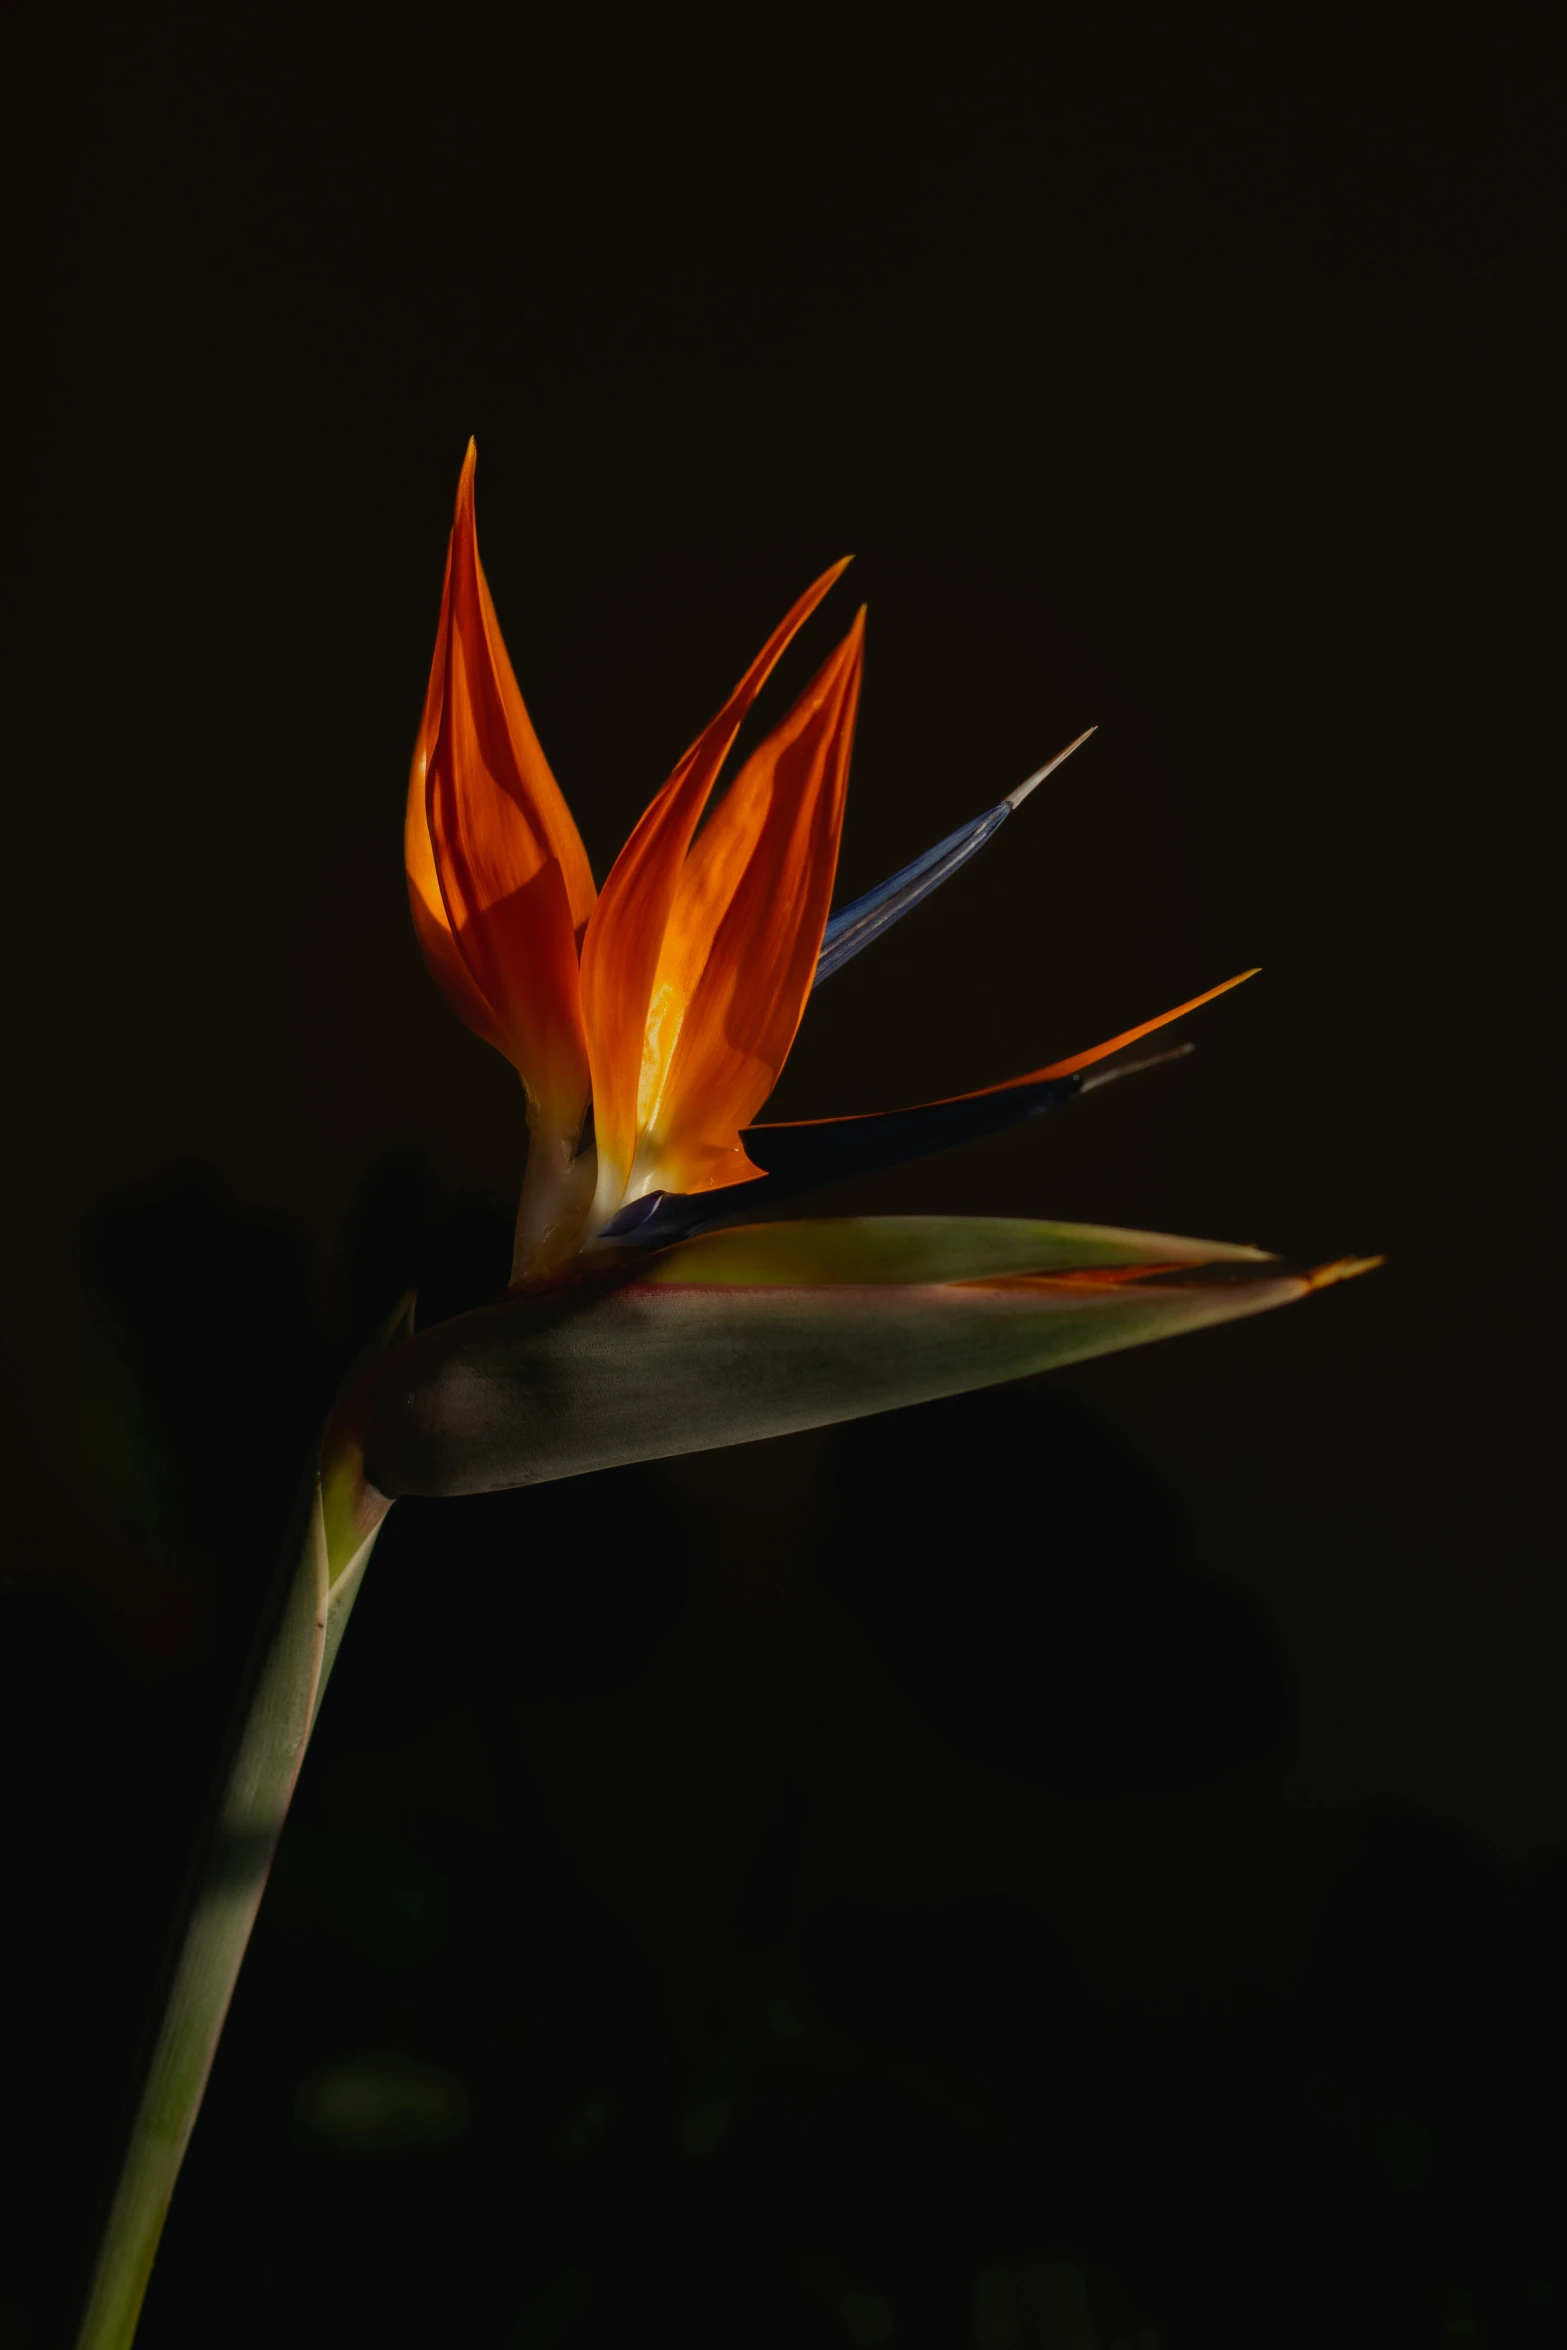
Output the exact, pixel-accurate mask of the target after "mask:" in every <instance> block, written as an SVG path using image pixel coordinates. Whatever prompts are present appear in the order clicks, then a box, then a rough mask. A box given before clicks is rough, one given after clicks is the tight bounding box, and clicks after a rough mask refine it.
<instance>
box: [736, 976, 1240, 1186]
mask: <svg viewBox="0 0 1567 2350" xmlns="http://www.w3.org/2000/svg"><path fill="white" fill-rule="evenodd" d="M1261 968H1262V965H1261V964H1260V963H1255V964H1253V966H1252V968H1251V969H1250V970H1249V971H1237V972H1236V974H1235V977H1234V978H1233V979H1225V980H1221V981H1220V983H1219V985H1218V986H1217V987H1210V988H1206V989H1204V991H1203V993H1202V994H1201V995H1194V996H1188V998H1187V1000H1186V1002H1185V1003H1184V1004H1176V1005H1175V1006H1174V1007H1173V1008H1172V1009H1171V1010H1170V1011H1168V1012H1160V1013H1159V1014H1158V1015H1157V1017H1156V1018H1154V1019H1152V1020H1140V1021H1139V1022H1138V1024H1137V1026H1136V1027H1135V1028H1123V1029H1122V1031H1121V1033H1120V1035H1119V1036H1112V1037H1108V1038H1107V1039H1106V1040H1105V1042H1104V1043H1103V1044H1095V1045H1090V1046H1089V1048H1088V1050H1087V1052H1084V1053H1069V1054H1068V1056H1067V1058H1066V1059H1065V1060H1064V1061H1047V1062H1046V1064H1045V1066H1044V1068H1042V1069H1026V1070H1025V1071H1024V1073H1023V1075H1022V1076H1021V1077H1003V1078H1002V1079H1001V1080H1000V1082H999V1083H998V1084H995V1085H979V1086H976V1087H975V1089H974V1091H973V1092H972V1093H944V1094H940V1095H938V1096H937V1098H936V1099H935V1100H934V1101H930V1102H911V1103H909V1104H907V1105H906V1106H904V1107H903V1108H901V1109H896V1110H880V1111H874V1110H873V1111H869V1112H866V1111H857V1110H851V1111H848V1112H846V1113H844V1114H843V1115H841V1116H838V1117H835V1118H783V1119H780V1120H778V1122H777V1123H776V1124H774V1125H766V1126H756V1127H753V1128H752V1129H751V1131H752V1132H753V1133H755V1134H778V1133H781V1132H782V1131H783V1130H784V1128H786V1127H788V1128H790V1129H793V1130H796V1131H799V1132H804V1131H805V1130H806V1129H807V1128H808V1127H812V1126H852V1125H868V1124H870V1123H872V1122H873V1121H874V1120H875V1119H877V1118H912V1117H916V1116H917V1115H918V1114H919V1112H920V1111H921V1110H944V1109H946V1108H947V1107H948V1106H949V1105H950V1104H951V1103H953V1102H979V1101H984V1100H985V1099H986V1098H987V1097H988V1096H989V1095H991V1094H998V1093H1011V1092H1013V1091H1014V1090H1015V1089H1016V1088H1017V1087H1018V1086H1020V1085H1043V1084H1045V1083H1046V1082H1047V1081H1048V1080H1049V1079H1050V1078H1053V1077H1075V1076H1076V1074H1077V1072H1078V1070H1079V1069H1087V1068H1089V1067H1091V1066H1092V1064H1093V1063H1094V1062H1095V1061H1103V1060H1105V1059H1106V1058H1107V1057H1108V1055H1109V1054H1111V1053H1118V1052H1119V1051H1120V1050H1121V1047H1122V1046H1123V1045H1128V1044H1135V1043H1136V1042H1137V1040H1138V1038H1139V1037H1140V1036H1151V1035H1152V1034H1153V1032H1154V1030H1155V1029H1156V1028H1167V1027H1168V1026H1169V1024H1170V1022H1171V1021H1172V1020H1179V1019H1180V1018H1181V1017H1182V1015H1183V1014H1184V1013H1187V1012H1195V1011H1196V1009H1197V1007H1198V1005H1199V1004H1211V1003H1212V1002H1213V999H1214V997H1215V996H1220V995H1228V994H1229V992H1230V989H1231V988H1232V987H1239V986H1240V985H1241V982H1242V981H1243V980H1246V979H1255V978H1256V976H1257V973H1258V972H1259V971H1260V970H1261ZM930 1147H934V1146H930ZM731 1180H732V1178H731Z"/></svg>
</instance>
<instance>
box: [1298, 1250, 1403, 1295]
mask: <svg viewBox="0 0 1567 2350" xmlns="http://www.w3.org/2000/svg"><path fill="white" fill-rule="evenodd" d="M1386 1263H1387V1258H1386V1257H1385V1256H1381V1257H1335V1258H1334V1259H1333V1262H1332V1263H1331V1264H1330V1265H1314V1266H1313V1267H1312V1269H1311V1271H1310V1272H1309V1273H1306V1274H1303V1275H1302V1279H1303V1280H1304V1281H1305V1284H1306V1287H1307V1288H1308V1289H1331V1288H1332V1286H1333V1284H1334V1282H1335V1281H1358V1280H1359V1279H1360V1276H1361V1274H1362V1273H1374V1272H1375V1271H1376V1269H1377V1267H1378V1265H1385V1264H1386Z"/></svg>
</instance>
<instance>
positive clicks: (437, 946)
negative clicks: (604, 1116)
mask: <svg viewBox="0 0 1567 2350" xmlns="http://www.w3.org/2000/svg"><path fill="white" fill-rule="evenodd" d="M451 590H452V557H451V549H450V547H448V549H447V552H446V572H445V576H444V577H443V579H442V581H441V619H440V625H439V627H438V628H437V630H436V637H435V658H434V660H433V661H432V662H431V664H430V682H429V684H428V686H427V687H426V688H425V696H424V712H423V715H422V716H421V718H420V721H419V734H418V739H417V741H416V742H415V744H414V755H413V761H412V764H411V765H410V767H409V770H408V805H407V808H406V810H405V813H404V816H403V867H404V871H405V872H406V874H407V876H408V907H409V911H410V913H411V914H412V915H413V925H414V934H415V936H416V937H417V939H418V941H419V945H420V949H421V951H422V952H423V955H424V959H425V964H426V967H427V968H428V970H429V973H430V976H431V978H432V979H433V980H434V981H435V983H436V985H437V987H439V988H440V989H441V991H442V993H443V994H444V995H445V997H446V999H447V1001H448V1002H449V1003H450V1005H451V1007H452V1009H453V1011H454V1012H455V1013H456V1014H457V1016H458V1018H459V1019H460V1020H462V1021H465V1022H466V1024H467V1025H468V1027H470V1028H471V1029H473V1030H474V1032H475V1034H476V1035H479V1036H482V1037H483V1038H484V1040H485V1042H486V1044H492V1045H494V1047H495V1049H496V1050H497V1052H504V1051H505V1049H506V1048H505V1045H504V1044H503V1043H502V1041H501V1034H500V1030H499V1028H498V1026H497V1024H496V1019H495V1014H494V1013H493V1012H492V1011H491V1009H490V1007H489V1005H488V1004H487V1003H486V1002H485V999H484V996H483V995H482V993H481V992H480V990H479V988H478V987H477V986H476V985H475V984H474V982H473V980H472V978H471V977H470V976H469V972H468V966H467V964H466V963H465V962H464V961H463V959H462V957H461V955H460V954H459V953H458V952H457V941H456V940H455V939H454V938H453V936H452V926H451V924H450V922H448V920H447V919H446V907H445V905H444V904H443V902H442V899H441V885H440V882H439V880H438V879H437V877H436V871H435V851H434V849H433V848H432V847H431V846H430V819H429V816H428V814H427V813H426V810H425V792H426V787H427V782H428V776H429V768H430V755H431V753H432V752H433V751H434V749H435V741H436V736H437V735H438V734H439V732H440V727H441V704H442V701H443V699H444V696H445V690H446V636H447V626H448V616H449V608H450V602H451Z"/></svg>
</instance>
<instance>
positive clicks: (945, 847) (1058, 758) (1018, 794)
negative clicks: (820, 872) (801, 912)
mask: <svg viewBox="0 0 1567 2350" xmlns="http://www.w3.org/2000/svg"><path fill="white" fill-rule="evenodd" d="M1097 732H1098V729H1097V727H1093V726H1085V727H1084V729H1083V731H1082V733H1081V734H1080V735H1079V736H1078V737H1077V740H1076V741H1075V742H1070V743H1068V744H1067V746H1066V749H1065V750H1064V751H1057V753H1056V755H1055V757H1054V758H1053V759H1047V760H1046V761H1045V764H1044V765H1043V767H1038V768H1036V769H1035V770H1034V773H1033V774H1032V775H1030V776H1027V777H1026V778H1025V779H1024V781H1023V782H1022V783H1020V784H1019V785H1018V787H1017V789H1016V791H1010V792H1008V794H1007V796H1006V798H1005V799H1004V800H998V801H997V802H996V805H995V806H994V807H993V808H987V809H986V810H985V813H984V815H983V816H976V817H975V818H974V820H973V822H972V823H971V824H960V825H959V827H958V829H957V831H956V832H949V833H948V834H947V837H946V839H945V840H939V841H937V843H936V845H935V847H934V848H933V849H927V850H926V851H925V853H924V855H923V856H921V857H916V858H915V859H914V862H913V864H912V865H905V866H904V868H903V870H902V872H901V873H895V874H894V875H893V876H892V879H891V880H890V881H883V882H880V883H878V885H877V886H876V888H875V889H871V890H867V891H866V893H865V895H864V897H862V898H856V899H855V901H854V903H853V905H852V906H845V907H844V908H843V910H842V912H841V913H838V914H834V915H833V916H832V918H831V920H830V921H829V922H828V925H827V928H826V929H825V930H824V931H823V933H822V951H821V955H820V957H819V959H818V961H817V965H816V976H815V978H814V979H813V980H812V982H811V985H812V986H813V987H820V986H821V983H822V981H823V980H824V979H830V978H831V977H832V975H833V973H834V972H835V971H841V970H842V968H843V966H844V964H845V963H847V962H849V961H850V960H851V959H852V957H854V956H855V955H857V954H858V953H859V952H860V950H861V948H862V947H868V946H869V945H870V943H871V941H872V940H873V939H877V938H880V936H881V934H882V932H883V931H884V930H890V929H891V928H892V925H893V924H894V922H901V921H902V919H903V917H904V915H905V914H907V913H910V912H911V911H912V910H913V908H914V907H915V906H917V905H918V904H919V903H920V900H921V899H922V898H928V897H929V896H930V894H931V891H932V890H936V889H940V887H941V885H942V883H943V882H944V881H949V880H950V879H951V877H952V875H953V874H954V873H956V872H957V870H958V867H959V866H960V865H966V864H967V863H968V861H969V859H970V857H973V856H977V855H978V853H979V851H980V850H981V849H982V848H983V847H984V845H985V843H986V841H988V840H994V838H995V836H996V834H997V833H998V832H999V831H1000V830H1001V827H1002V825H1003V824H1005V822H1006V820H1007V818H1008V817H1009V816H1010V815H1011V813H1012V811H1013V809H1014V808H1021V806H1022V805H1023V802H1024V801H1025V800H1026V799H1027V798H1028V795H1029V793H1030V792H1031V791H1033V790H1034V789H1035V787H1036V786H1037V785H1039V784H1041V783H1043V782H1044V780H1045V777H1046V776H1047V775H1053V774H1054V773H1055V771H1056V769H1057V768H1058V767H1059V766H1061V765H1062V764H1063V762H1064V761H1066V760H1067V759H1070V758H1071V756H1072V753H1073V752H1074V751H1078V750H1081V749H1082V747H1083V745H1084V743H1086V742H1087V740H1088V738H1089V736H1090V735H1091V734H1095V733H1097Z"/></svg>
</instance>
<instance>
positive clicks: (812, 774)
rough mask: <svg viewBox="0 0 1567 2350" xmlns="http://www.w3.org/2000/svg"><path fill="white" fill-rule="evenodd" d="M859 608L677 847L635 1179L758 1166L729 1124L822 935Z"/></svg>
mask: <svg viewBox="0 0 1567 2350" xmlns="http://www.w3.org/2000/svg"><path fill="white" fill-rule="evenodd" d="M864 636H865V615H864V612H863V611H861V613H860V614H859V616H858V617H857V619H856V620H855V623H854V626H853V628H852V629H851V630H850V631H849V634H848V635H847V636H846V637H845V638H844V640H843V642H842V644H841V645H839V647H838V649H837V651H836V652H835V653H833V655H832V656H831V658H830V659H829V660H828V661H827V662H826V663H825V664H824V666H823V668H822V669H821V671H820V673H819V674H818V676H817V677H816V678H815V679H814V680H813V681H812V683H811V684H810V686H809V687H807V689H806V691H805V692H804V693H803V694H802V695H801V697H800V699H799V701H798V702H797V703H796V704H795V706H794V708H793V709H792V710H791V711H790V713H789V715H788V717H787V718H785V719H784V720H783V722H782V724H781V725H780V726H778V727H777V728H775V729H774V731H773V733H772V734H770V735H769V736H768V738H767V740H766V741H765V742H764V743H763V744H762V745H761V747H760V749H758V750H757V751H756V752H755V753H754V754H753V755H752V757H751V758H750V759H748V760H747V761H746V764H745V766H744V767H743V768H742V769H741V771H740V773H739V775H738V776H737V777H736V778H735V781H734V782H733V783H732V784H731V786H730V787H729V790H728V791H727V792H726V793H725V795H724V798H723V800H722V801H721V802H720V804H719V806H718V808H717V809H716V810H715V812H714V814H713V816H712V817H711V819H710V820H709V822H708V824H707V827H706V829H705V830H704V832H703V833H702V836H701V838H700V839H699V840H698V842H697V844H696V846H695V848H694V849H693V850H692V851H691V854H690V855H689V857H688V858H687V859H686V862H685V866H684V868H683V870H682V872H681V875H680V882H679V886H678V889H677V890H676V893H675V902H674V906H673V908H672V910H671V913H670V918H669V926H668V928H667V930H666V931H665V934H664V947H663V953H662V954H661V956H660V958H659V965H658V974H657V978H656V981H655V984H654V988H653V1003H652V1011H651V1015H650V1017H649V1021H648V1033H647V1048H646V1051H645V1053H644V1056H643V1062H642V1076H641V1084H640V1087H639V1091H638V1102H637V1125H638V1133H639V1142H638V1151H639V1158H638V1163H637V1166H636V1169H635V1172H634V1177H633V1180H634V1182H635V1183H636V1184H637V1186H638V1187H639V1188H640V1187H641V1178H642V1177H643V1176H644V1175H646V1176H647V1177H648V1180H649V1183H650V1184H652V1185H654V1186H656V1187H657V1188H659V1189H662V1190H668V1191H682V1192H693V1191H709V1190H712V1189H714V1188H715V1187H716V1186H718V1185H721V1184H726V1183H737V1182H742V1181H744V1180H745V1179H746V1178H747V1177H749V1176H751V1175H757V1174H760V1173H761V1169H760V1168H758V1167H753V1166H752V1164H751V1162H750V1161H749V1159H748V1158H747V1157H746V1155H745V1148H744V1145H743V1144H742V1142H741V1140H740V1128H741V1127H742V1126H743V1125H745V1124H746V1123H747V1121H748V1120H750V1119H751V1118H753V1117H754V1116H755V1115H756V1112H757V1111H758V1110H759V1109H760V1108H761V1106H762V1104H763V1102H764V1101H765V1100H766V1099H767V1096H768V1095H769V1094H770V1093H771V1092H772V1090H773V1087H774V1085H775V1084H776V1083H777V1081H778V1072H779V1070H780V1069H781V1068H782V1067H783V1064H784V1061H785V1059H786V1057H787V1055H788V1052H789V1048H790V1046H791V1045H792V1044H793V1042H794V1038H795V1032H796V1030H797V1029H798V1028H799V1025H800V1020H801V1016H802V1014H803V1013H804V1010H805V1007H806V1004H807V1002H808V1001H809V999H810V993H811V982H812V979H813V977H814V974H815V970H816V960H817V956H818V955H819V953H820V951H821V941H822V932H823V930H824V929H825V928H826V925H827V915H828V910H829V908H830V906H831V904H832V889H833V879H834V876H835V874H836V872H837V868H838V841H839V836H840V834H841V833H842V830H843V807H844V798H845V794H846V792H847V789H848V781H849V754H850V749H851V746H852V743H853V739H854V719H855V712H856V709H857V706H858V703H859V695H860V677H861V669H862V661H863V652H864Z"/></svg>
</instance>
